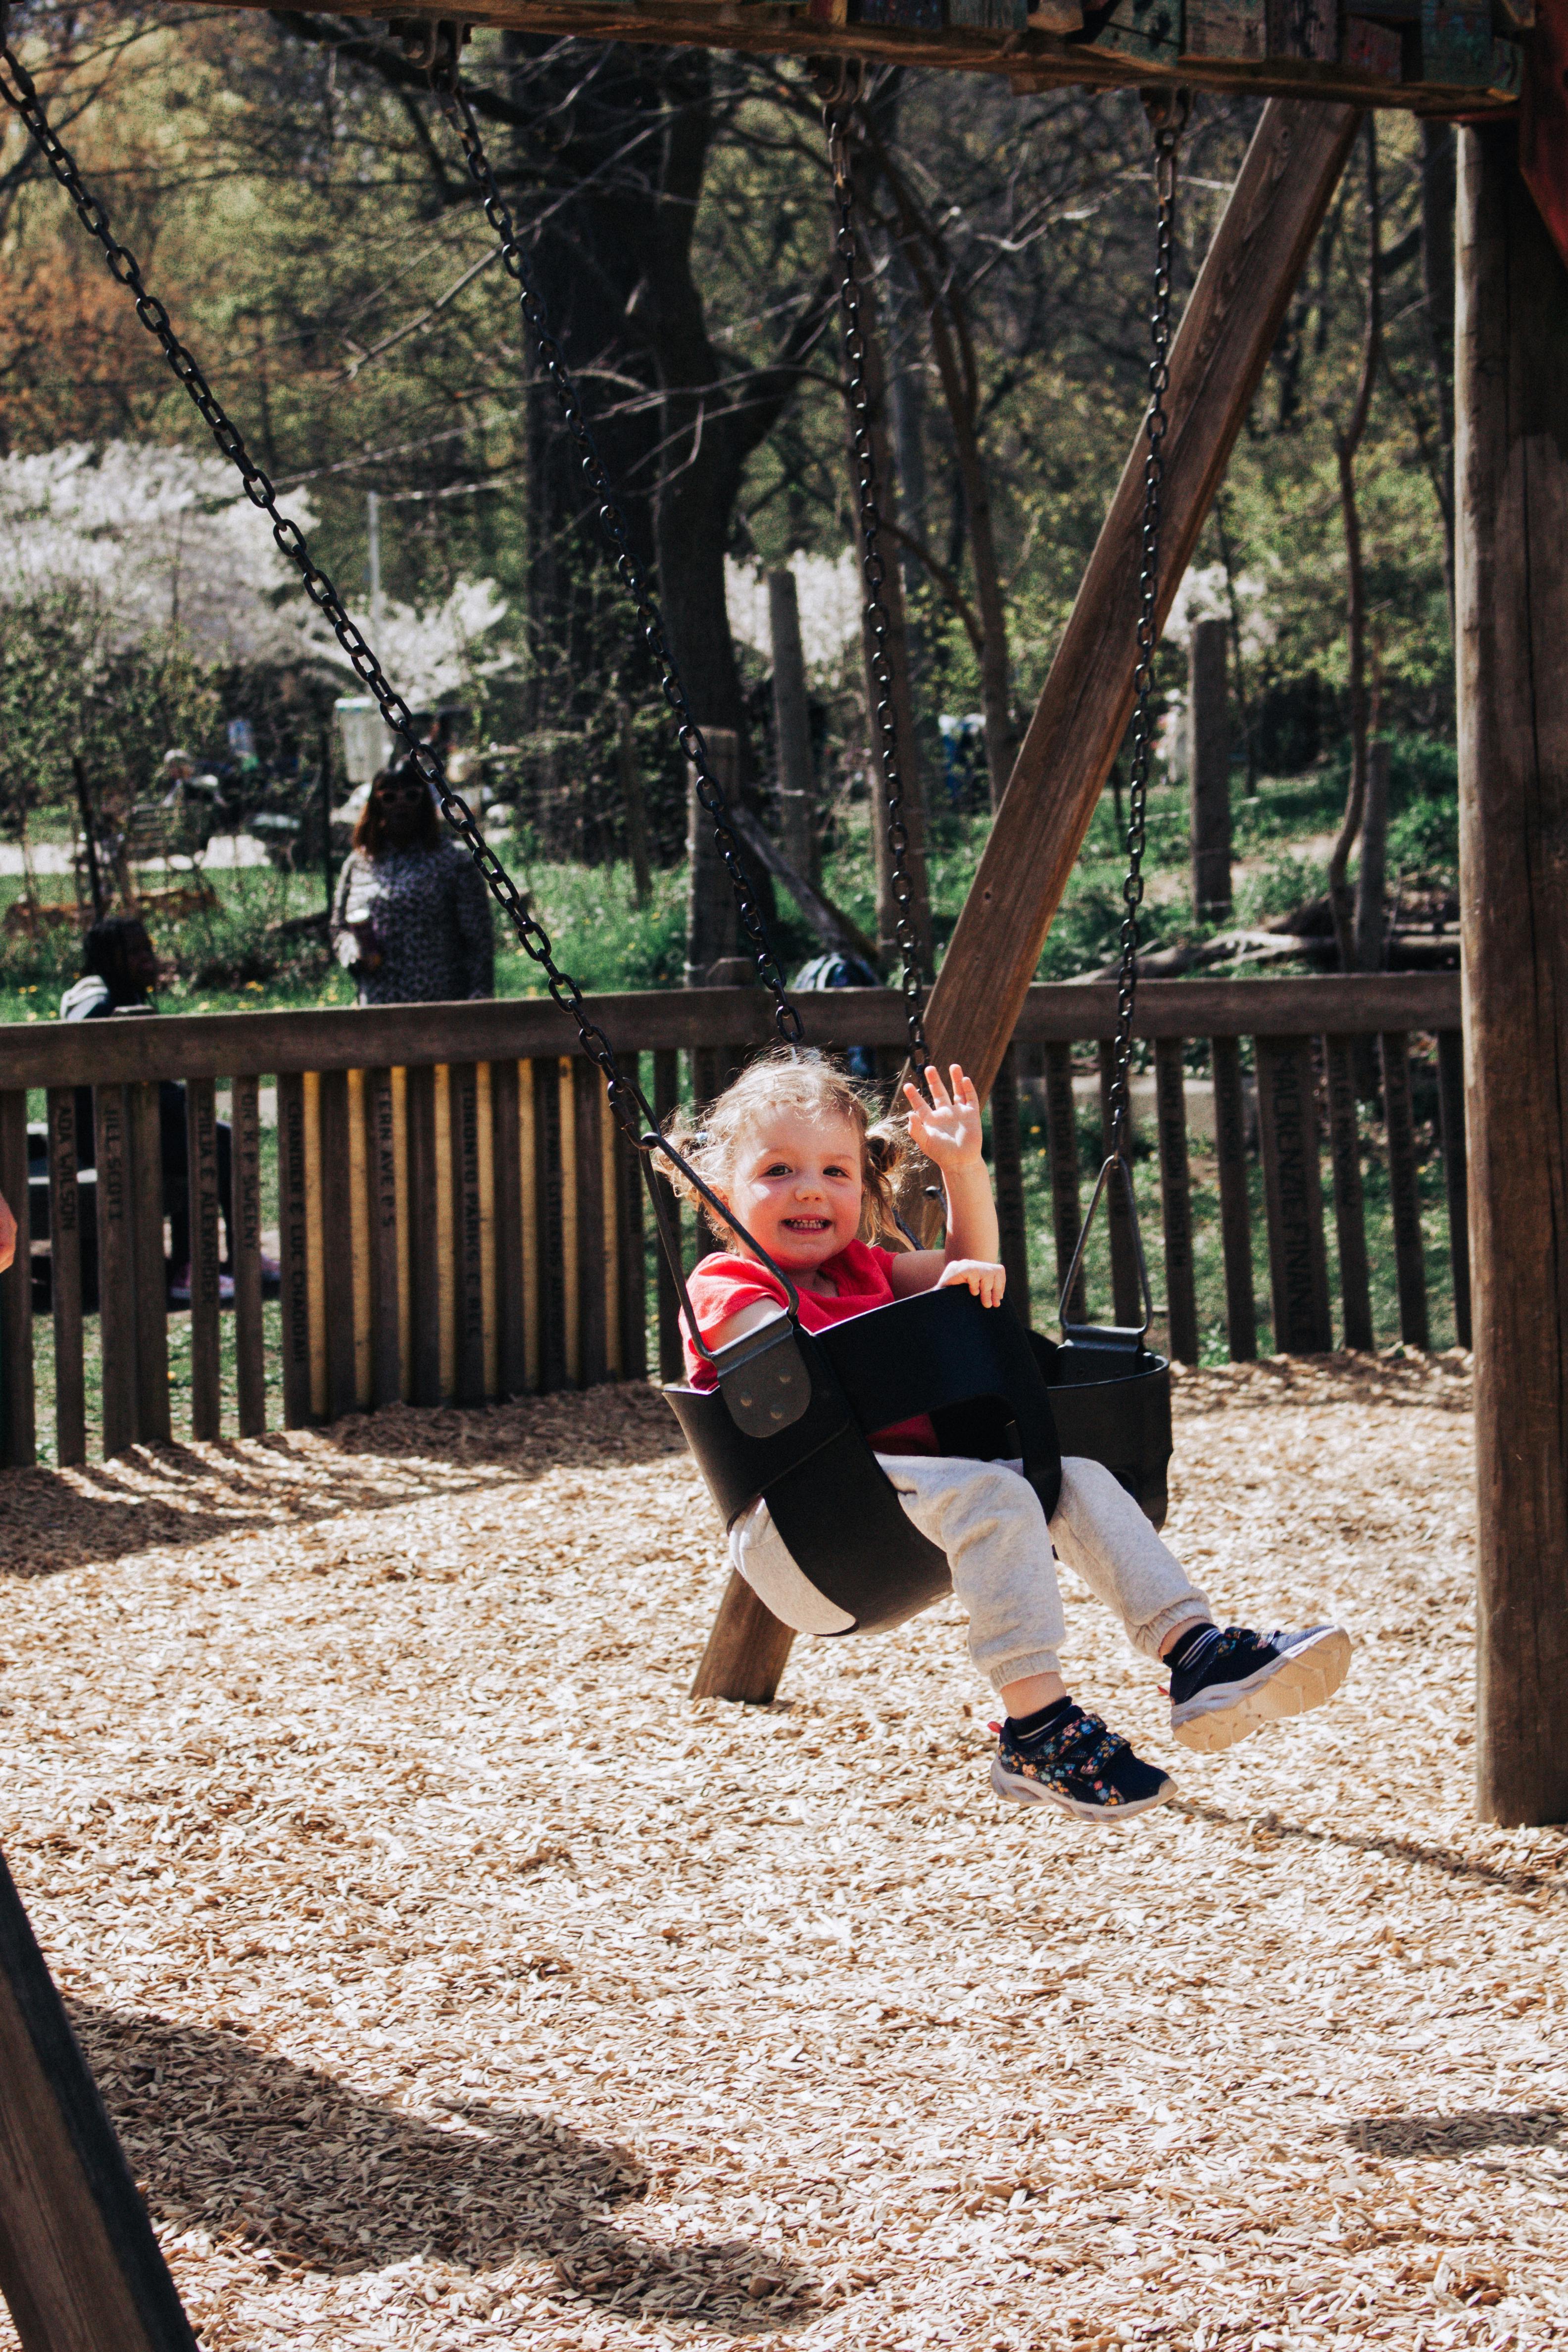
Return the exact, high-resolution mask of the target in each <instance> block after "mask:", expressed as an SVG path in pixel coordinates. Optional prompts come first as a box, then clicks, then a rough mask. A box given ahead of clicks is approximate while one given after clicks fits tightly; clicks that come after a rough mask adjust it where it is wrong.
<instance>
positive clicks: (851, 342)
mask: <svg viewBox="0 0 1568 2352" xmlns="http://www.w3.org/2000/svg"><path fill="white" fill-rule="evenodd" d="M858 100H859V76H858V74H857V75H856V78H855V87H854V89H850V88H849V87H848V76H847V74H846V72H845V71H844V70H843V69H842V68H841V69H840V71H839V74H838V76H837V81H836V83H835V86H834V89H833V92H832V94H831V95H830V96H829V97H828V98H827V99H826V100H825V102H824V105H823V110H822V119H823V122H824V124H825V125H826V131H827V154H828V161H829V163H831V165H832V167H833V187H834V194H835V196H836V198H837V205H838V227H837V232H836V233H835V237H834V246H835V249H836V251H837V256H838V263H839V279H838V301H839V308H840V309H841V310H842V311H843V314H844V352H845V357H846V358H847V361H848V362H849V424H850V435H851V441H852V446H853V449H854V456H855V473H856V490H857V497H858V507H859V523H860V551H861V553H860V562H861V570H862V572H863V573H864V575H865V581H866V608H865V618H866V629H867V635H868V641H869V651H868V659H867V667H868V670H869V671H870V674H871V683H872V686H873V688H874V689H875V693H876V708H875V709H874V710H873V712H872V714H871V717H872V723H873V725H874V726H875V728H876V730H877V742H878V746H879V756H880V763H881V770H882V785H883V794H884V800H885V803H886V810H887V818H886V822H887V836H888V855H889V862H890V870H891V879H892V887H893V904H894V907H895V908H896V909H897V912H896V915H895V917H894V922H893V937H894V938H895V940H897V941H898V946H899V954H900V958H901V959H902V963H903V975H902V981H901V983H900V984H901V986H902V989H903V997H904V1024H905V1027H906V1028H907V1030H908V1032H909V1039H910V1061H911V1063H912V1065H913V1066H914V1069H915V1073H916V1076H917V1078H918V1080H919V1083H920V1085H921V1087H922V1088H923V1087H924V1085H925V1073H926V1066H927V1065H928V1063H929V1062H930V1060H931V1048H930V1046H929V1045H927V1043H926V1033H925V978H924V974H923V973H922V971H921V949H920V939H919V936H918V934H917V933H916V930H915V924H914V913H913V908H914V887H913V885H912V884H911V882H910V871H909V848H910V835H909V828H908V826H907V825H906V824H905V823H904V813H903V812H904V786H903V779H902V777H901V775H900V772H899V737H898V721H897V715H896V711H895V708H894V702H893V666H892V663H891V660H890V659H889V654H888V627H889V612H888V607H887V605H886V604H885V603H884V602H883V598H882V583H883V582H884V581H885V580H886V578H887V576H888V570H887V565H886V563H885V562H884V561H883V558H882V554H881V551H880V548H879V544H878V541H879V538H880V535H881V530H882V517H881V511H880V509H879V503H878V495H877V458H876V452H875V449H874V447H873V446H872V441H871V409H870V402H869V400H868V396H867V392H866V339H865V336H864V334H863V332H862V331H861V326H860V275H859V271H860V248H859V239H858V235H857V232H856V227H855V184H854V171H853V165H852V163H851V158H850V148H849V142H850V137H851V133H852V130H853V126H854V121H855V112H856V108H857V106H858Z"/></svg>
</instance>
